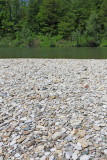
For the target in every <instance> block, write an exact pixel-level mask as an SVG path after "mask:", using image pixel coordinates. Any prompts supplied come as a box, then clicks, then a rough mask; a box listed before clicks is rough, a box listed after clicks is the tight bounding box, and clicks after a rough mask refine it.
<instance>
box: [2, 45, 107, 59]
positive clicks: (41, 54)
mask: <svg viewBox="0 0 107 160" xmlns="http://www.w3.org/2000/svg"><path fill="white" fill-rule="evenodd" d="M0 58H66V59H67V58H70V59H106V58H107V48H94V47H93V48H88V47H80V48H79V47H78V48H76V47H72V48H0Z"/></svg>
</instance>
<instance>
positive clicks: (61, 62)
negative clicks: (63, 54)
mask: <svg viewBox="0 0 107 160" xmlns="http://www.w3.org/2000/svg"><path fill="white" fill-rule="evenodd" d="M0 160H107V60H72V59H0Z"/></svg>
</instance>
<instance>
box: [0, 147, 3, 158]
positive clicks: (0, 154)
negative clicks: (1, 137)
mask: <svg viewBox="0 0 107 160" xmlns="http://www.w3.org/2000/svg"><path fill="white" fill-rule="evenodd" d="M2 154H3V150H2V148H1V147H0V156H2Z"/></svg>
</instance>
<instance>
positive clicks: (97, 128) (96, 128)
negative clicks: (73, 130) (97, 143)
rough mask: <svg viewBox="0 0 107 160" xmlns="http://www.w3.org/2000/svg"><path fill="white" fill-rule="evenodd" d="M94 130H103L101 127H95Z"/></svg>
mask: <svg viewBox="0 0 107 160" xmlns="http://www.w3.org/2000/svg"><path fill="white" fill-rule="evenodd" d="M93 129H94V130H96V131H100V130H101V128H100V127H99V126H93Z"/></svg>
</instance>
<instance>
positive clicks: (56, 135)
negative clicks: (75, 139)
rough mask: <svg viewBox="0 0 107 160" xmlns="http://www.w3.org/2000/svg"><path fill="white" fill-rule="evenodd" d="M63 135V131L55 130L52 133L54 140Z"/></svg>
mask: <svg viewBox="0 0 107 160" xmlns="http://www.w3.org/2000/svg"><path fill="white" fill-rule="evenodd" d="M61 136H62V133H61V132H55V133H54V134H53V135H52V139H53V140H54V141H57V140H58V139H60V138H61Z"/></svg>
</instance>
